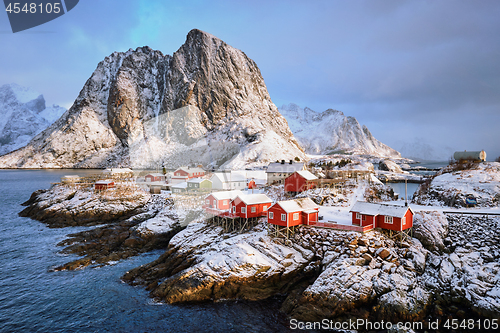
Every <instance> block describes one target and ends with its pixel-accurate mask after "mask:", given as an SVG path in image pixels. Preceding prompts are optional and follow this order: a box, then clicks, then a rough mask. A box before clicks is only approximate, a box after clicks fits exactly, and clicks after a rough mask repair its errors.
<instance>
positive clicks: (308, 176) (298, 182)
mask: <svg viewBox="0 0 500 333" xmlns="http://www.w3.org/2000/svg"><path fill="white" fill-rule="evenodd" d="M316 179H318V177H316V176H315V175H313V174H312V173H311V172H309V171H307V170H300V171H295V172H294V173H292V174H291V175H290V176H288V177H287V178H285V192H295V193H299V192H304V191H307V190H310V189H312V188H315V187H316V186H317V182H315V180H316Z"/></svg>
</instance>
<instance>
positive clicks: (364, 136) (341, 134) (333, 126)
mask: <svg viewBox="0 0 500 333" xmlns="http://www.w3.org/2000/svg"><path fill="white" fill-rule="evenodd" d="M279 111H280V113H281V114H282V115H283V116H284V117H285V118H286V120H287V122H288V126H289V127H290V129H291V130H292V132H293V135H294V136H295V138H296V139H297V141H298V142H299V144H300V145H301V146H302V147H303V148H304V149H305V151H306V153H309V154H331V153H334V152H340V151H345V152H350V153H355V154H366V155H372V156H378V157H393V158H398V157H401V155H400V153H399V152H397V151H396V150H394V149H392V148H391V147H389V146H387V145H385V144H383V143H382V142H380V141H378V140H377V139H375V138H374V137H373V135H372V134H371V133H370V131H369V130H368V128H367V127H366V126H364V125H363V126H361V125H360V124H359V122H358V121H357V120H356V118H354V117H347V116H345V115H344V114H343V113H342V112H341V111H337V110H332V109H328V110H326V111H323V112H316V111H314V110H311V109H310V108H308V107H306V108H301V107H299V106H298V105H296V104H293V103H291V104H288V105H283V106H281V107H280V108H279Z"/></svg>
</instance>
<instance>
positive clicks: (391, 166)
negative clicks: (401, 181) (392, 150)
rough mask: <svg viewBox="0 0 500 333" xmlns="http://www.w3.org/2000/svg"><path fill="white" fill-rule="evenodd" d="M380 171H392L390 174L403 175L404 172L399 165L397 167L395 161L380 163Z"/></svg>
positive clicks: (386, 160)
mask: <svg viewBox="0 0 500 333" xmlns="http://www.w3.org/2000/svg"><path fill="white" fill-rule="evenodd" d="M378 169H379V170H382V171H390V172H395V173H402V172H403V170H402V169H401V167H400V166H399V165H397V164H396V163H395V162H394V161H391V160H388V159H385V160H383V161H380V163H379V164H378Z"/></svg>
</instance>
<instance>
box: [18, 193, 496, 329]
mask: <svg viewBox="0 0 500 333" xmlns="http://www.w3.org/2000/svg"><path fill="white" fill-rule="evenodd" d="M70 192H71V190H70V189H61V188H52V189H51V190H48V191H37V192H35V193H34V194H33V196H32V197H31V198H30V200H29V201H28V202H27V203H26V204H28V205H29V206H28V207H27V208H26V209H25V210H24V211H23V213H22V214H26V215H29V216H30V217H32V218H37V219H40V220H41V221H42V222H43V223H46V224H47V225H49V226H50V227H64V226H71V225H75V223H77V225H78V223H79V222H80V221H79V220H78V212H85V207H87V209H88V205H89V204H91V203H93V204H95V205H96V206H95V211H94V214H93V219H90V218H89V215H88V214H87V213H83V215H82V216H83V219H82V225H93V224H104V225H102V226H99V227H96V228H93V229H91V230H87V231H83V232H80V233H77V234H72V235H68V237H69V238H68V239H66V240H64V241H63V242H61V243H59V245H60V246H65V248H64V250H62V252H63V253H74V254H78V255H81V256H83V258H81V259H77V260H75V261H72V262H70V263H67V264H65V265H62V266H60V267H56V268H54V270H73V269H79V268H83V267H86V266H100V265H105V264H107V263H112V262H114V261H118V260H121V259H125V258H127V257H130V256H133V255H138V254H140V253H144V252H147V251H150V250H153V249H158V248H165V249H166V251H165V253H164V254H162V255H161V256H160V257H159V258H158V259H156V260H155V261H153V262H151V263H149V264H146V265H143V266H140V267H137V268H135V269H133V270H130V271H129V272H126V273H125V274H124V275H123V277H122V279H123V280H124V281H125V282H127V283H130V284H131V285H141V286H144V287H145V288H146V289H147V290H148V291H149V292H150V296H151V297H153V298H154V299H155V300H156V301H160V302H166V303H185V302H200V301H226V300H251V301H253V300H265V299H268V298H270V297H276V296H280V295H283V296H285V299H284V301H283V303H282V305H281V310H282V311H283V312H284V313H286V314H288V315H289V316H291V317H292V318H296V319H299V320H304V321H313V320H321V319H324V318H327V319H333V320H348V319H353V318H365V319H370V320H382V319H383V320H385V321H388V320H390V321H393V322H396V321H423V322H426V321H431V320H436V319H439V320H442V321H445V320H446V319H459V318H500V248H499V241H500V239H499V236H498V234H497V232H498V230H500V218H491V217H490V218H489V219H488V220H487V221H486V220H485V221H483V220H481V218H478V217H461V216H444V215H442V214H440V213H437V212H432V211H430V212H421V213H418V214H416V215H415V221H414V237H415V238H411V237H409V238H407V239H406V240H402V241H401V240H398V239H391V237H390V235H389V234H387V233H386V232H382V231H377V230H375V231H372V232H369V233H366V234H359V233H355V232H344V231H336V230H331V229H322V228H311V227H306V226H303V227H300V228H298V230H297V232H296V234H295V235H294V236H293V237H292V238H291V239H290V240H289V241H286V242H285V241H284V240H283V239H280V238H273V237H270V236H269V235H268V234H267V230H266V222H265V219H262V220H261V221H260V222H259V223H257V224H256V225H255V226H253V227H251V228H250V229H247V230H245V231H244V232H241V233H240V232H231V233H227V232H224V230H223V229H222V228H220V227H218V226H216V225H213V224H211V222H210V220H207V219H205V218H203V217H202V216H201V217H200V216H198V215H197V213H196V214H194V216H198V218H195V220H194V221H193V222H192V223H189V224H185V223H182V216H179V211H181V210H182V209H181V208H180V205H178V206H176V204H175V203H174V202H173V200H172V199H171V198H165V197H163V196H161V195H149V194H147V193H145V194H144V197H141V198H142V200H143V201H141V204H137V203H136V204H135V205H131V204H126V205H121V206H120V205H118V204H116V205H115V206H114V208H113V212H114V214H115V215H113V216H114V217H115V219H103V220H99V219H98V217H99V216H104V215H106V214H108V213H109V211H110V208H109V207H107V208H105V209H103V210H100V207H104V206H106V205H103V202H105V201H103V200H105V199H106V200H108V199H109V198H107V197H105V198H95V197H92V198H91V196H89V195H88V194H85V193H79V192H77V193H75V194H71V193H70ZM143 193H144V192H143ZM130 195H131V196H132V197H133V196H134V195H135V196H137V195H139V194H130ZM82 198H83V199H82ZM146 199H147V200H146ZM125 200H127V199H125ZM111 202H113V201H111ZM59 207H65V208H64V209H60V208H59ZM118 207H121V208H120V209H119V208H118ZM70 209H72V211H73V214H71V215H68V211H69V210H70ZM58 212H60V213H59V214H60V215H57V214H58ZM128 214H131V215H132V214H135V215H133V216H130V217H129V216H128ZM184 215H193V214H191V213H186V212H184ZM48 216H52V217H55V219H54V221H55V222H52V220H51V218H49V217H48Z"/></svg>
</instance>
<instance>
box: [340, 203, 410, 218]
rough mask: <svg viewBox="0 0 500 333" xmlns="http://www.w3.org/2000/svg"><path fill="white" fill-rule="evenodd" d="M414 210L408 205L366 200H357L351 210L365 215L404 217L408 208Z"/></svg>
mask: <svg viewBox="0 0 500 333" xmlns="http://www.w3.org/2000/svg"><path fill="white" fill-rule="evenodd" d="M408 209H409V210H411V211H412V212H413V210H412V209H411V208H410V207H409V206H408V207H407V206H396V205H388V204H378V203H370V202H366V201H356V203H355V204H354V206H352V208H351V210H350V211H349V212H356V213H361V214H364V215H371V216H377V215H384V216H393V217H403V216H405V214H406V211H407V210H408Z"/></svg>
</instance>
